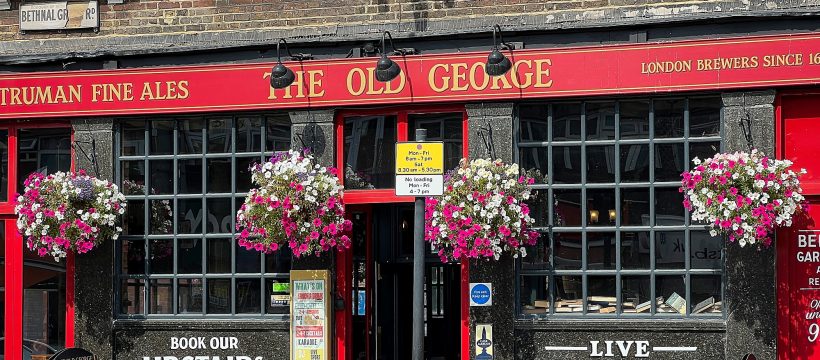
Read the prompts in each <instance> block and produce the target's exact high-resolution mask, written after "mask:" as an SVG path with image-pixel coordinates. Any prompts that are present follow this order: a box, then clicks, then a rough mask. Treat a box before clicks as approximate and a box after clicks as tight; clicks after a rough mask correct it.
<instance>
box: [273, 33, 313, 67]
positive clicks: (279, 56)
mask: <svg viewBox="0 0 820 360" xmlns="http://www.w3.org/2000/svg"><path fill="white" fill-rule="evenodd" d="M282 44H284V45H285V51H287V53H288V56H289V57H290V59H291V60H293V61H302V60H313V55H311V54H305V53H296V54H294V53H291V52H290V48H288V42H287V41H285V39H281V38H280V39H279V41H278V42H277V43H276V58H277V59H278V60H279V62H282V52H281V51H280V46H281V45H282Z"/></svg>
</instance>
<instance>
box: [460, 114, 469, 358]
mask: <svg viewBox="0 0 820 360" xmlns="http://www.w3.org/2000/svg"><path fill="white" fill-rule="evenodd" d="M467 121H468V117H467V111H466V110H465V111H464V117H463V120H462V126H461V138H462V139H463V143H462V148H461V149H462V157H463V158H465V159H468V158H469V157H470V143H469V140H470V136H469V134H470V127H469V124H468V122H467ZM461 358H462V359H464V360H468V359H470V261H469V260H467V259H466V258H465V259H461Z"/></svg>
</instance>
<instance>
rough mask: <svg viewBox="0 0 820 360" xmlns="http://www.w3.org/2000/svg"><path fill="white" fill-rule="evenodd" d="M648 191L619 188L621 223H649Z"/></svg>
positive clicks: (634, 224)
mask: <svg viewBox="0 0 820 360" xmlns="http://www.w3.org/2000/svg"><path fill="white" fill-rule="evenodd" d="M649 220H650V219H649V191H648V190H647V189H645V188H638V189H621V225H622V226H630V225H632V226H640V225H649Z"/></svg>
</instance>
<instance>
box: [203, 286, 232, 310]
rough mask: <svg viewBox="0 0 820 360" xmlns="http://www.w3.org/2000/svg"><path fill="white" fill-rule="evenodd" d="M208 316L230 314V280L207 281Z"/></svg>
mask: <svg viewBox="0 0 820 360" xmlns="http://www.w3.org/2000/svg"><path fill="white" fill-rule="evenodd" d="M207 281H208V282H207V285H208V314H229V313H230V312H231V280H230V279H208V280H207Z"/></svg>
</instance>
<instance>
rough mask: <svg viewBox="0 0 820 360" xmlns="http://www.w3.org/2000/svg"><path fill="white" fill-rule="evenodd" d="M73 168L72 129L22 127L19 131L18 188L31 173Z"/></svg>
mask: <svg viewBox="0 0 820 360" xmlns="http://www.w3.org/2000/svg"><path fill="white" fill-rule="evenodd" d="M69 169H71V129H69V128H58V129H20V130H18V132H17V189H18V190H19V191H22V190H23V189H24V187H23V182H24V181H25V180H26V178H28V176H29V174H31V173H33V172H39V173H41V174H44V175H45V174H52V173H55V172H58V171H68V170H69Z"/></svg>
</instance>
